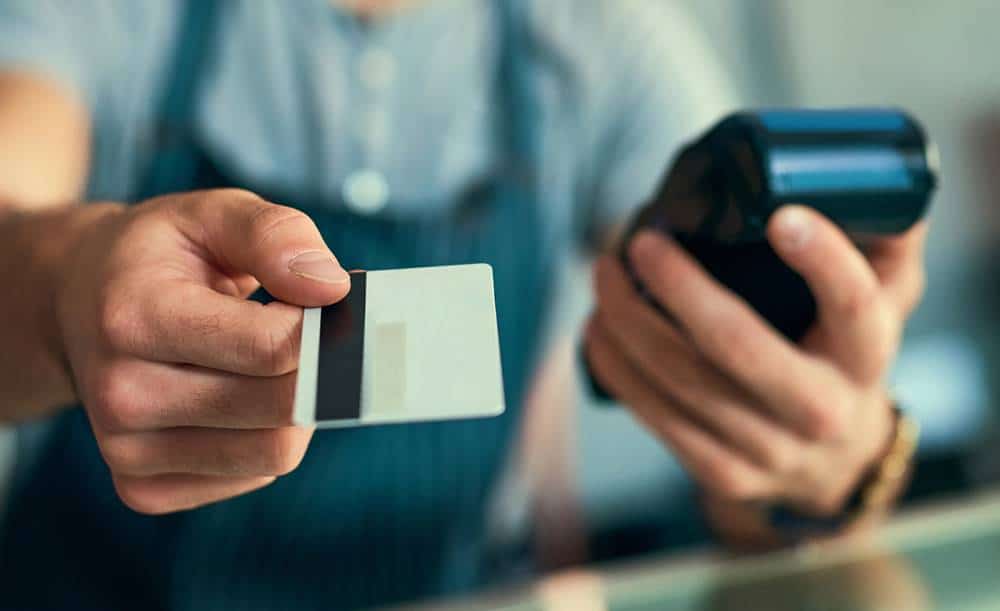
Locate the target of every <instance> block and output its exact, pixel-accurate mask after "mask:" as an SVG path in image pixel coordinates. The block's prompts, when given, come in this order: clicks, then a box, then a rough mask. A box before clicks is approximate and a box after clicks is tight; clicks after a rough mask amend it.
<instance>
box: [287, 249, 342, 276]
mask: <svg viewBox="0 0 1000 611" xmlns="http://www.w3.org/2000/svg"><path fill="white" fill-rule="evenodd" d="M288 270H289V271H290V272H292V273H293V274H295V275H296V276H301V277H303V278H308V279H310V280H316V281H319V282H326V283H328V284H343V283H345V282H350V280H351V277H350V276H349V275H348V274H347V272H346V271H344V268H343V267H341V266H340V263H338V262H337V260H336V259H335V258H334V257H333V255H332V254H330V253H329V252H327V251H322V250H310V251H307V252H304V253H302V254H300V255H298V256H296V257H295V258H293V259H292V260H291V261H289V262H288Z"/></svg>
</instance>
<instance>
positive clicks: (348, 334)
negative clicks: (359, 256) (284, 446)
mask: <svg viewBox="0 0 1000 611" xmlns="http://www.w3.org/2000/svg"><path fill="white" fill-rule="evenodd" d="M365 284H366V274H365V272H354V273H352V274H351V291H350V292H349V293H348V294H347V297H345V298H344V299H342V300H341V301H338V302H337V303H335V304H333V305H331V306H327V307H325V308H323V312H322V315H321V316H320V335H319V364H318V366H317V369H318V371H317V374H318V378H317V380H316V420H317V422H320V421H323V420H357V419H358V418H360V417H361V375H362V373H361V364H362V362H364V352H365Z"/></svg>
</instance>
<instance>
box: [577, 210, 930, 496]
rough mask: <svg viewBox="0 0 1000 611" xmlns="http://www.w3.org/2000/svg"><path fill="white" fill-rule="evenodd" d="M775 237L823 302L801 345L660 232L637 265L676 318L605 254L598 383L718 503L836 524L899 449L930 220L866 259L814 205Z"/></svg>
mask: <svg viewBox="0 0 1000 611" xmlns="http://www.w3.org/2000/svg"><path fill="white" fill-rule="evenodd" d="M767 231H768V240H769V241H770V243H771V245H772V246H773V247H774V249H775V251H776V252H777V253H778V255H779V256H780V257H781V258H782V259H783V260H784V261H785V262H786V263H787V264H788V265H789V266H790V267H791V268H792V269H794V270H795V271H796V272H798V273H799V274H801V275H802V277H803V278H804V279H805V280H806V282H807V283H808V285H809V287H810V290H811V291H812V293H813V295H814V296H815V298H816V302H817V306H818V317H817V321H816V323H815V324H814V326H813V327H812V328H811V329H810V330H809V332H808V333H807V335H806V336H805V338H804V339H803V340H802V341H801V342H800V343H799V344H793V343H792V342H790V341H788V340H787V339H786V338H784V337H783V336H781V335H779V334H778V333H777V332H776V331H775V330H774V329H773V328H772V327H771V326H770V325H769V324H768V323H767V321H765V320H764V319H763V318H762V317H761V316H760V315H759V314H757V313H756V312H755V311H754V310H753V309H752V308H751V307H750V306H749V305H748V304H747V303H746V302H745V301H743V300H742V299H741V298H740V297H738V296H736V295H735V294H733V293H732V292H731V291H729V290H728V289H726V288H725V287H723V286H722V285H720V284H719V283H718V282H716V281H715V280H714V279H713V278H712V277H711V276H709V275H708V274H707V273H706V272H705V271H704V270H703V269H702V268H701V267H700V266H699V265H698V263H697V262H696V261H695V260H694V259H692V258H691V256H690V255H689V254H688V253H687V252H686V251H684V249H683V248H681V247H680V246H678V245H677V244H676V243H674V242H672V241H670V240H669V239H668V238H665V237H663V236H662V235H661V234H659V233H655V232H651V231H646V232H643V233H640V234H638V235H637V236H636V238H635V239H634V240H633V241H632V243H631V244H630V246H629V251H628V255H629V258H630V261H631V263H632V265H633V268H634V270H635V272H636V274H637V275H638V277H639V279H640V281H641V282H642V283H643V285H644V286H645V287H646V289H647V290H648V292H649V293H650V294H651V295H652V296H653V297H654V298H655V299H656V300H657V301H658V302H659V304H660V305H661V306H662V307H663V309H665V310H666V311H667V312H668V313H669V314H670V317H671V318H672V320H667V319H666V318H665V317H663V316H662V315H661V314H659V313H658V312H657V311H656V310H655V309H654V308H653V307H652V306H651V305H650V304H649V303H647V302H646V301H645V300H644V299H643V298H642V297H641V296H640V295H639V294H638V293H637V292H636V290H635V288H634V287H633V284H632V282H631V280H630V278H629V277H628V275H627V274H626V273H625V271H624V270H623V268H622V267H621V265H620V264H619V263H618V262H617V261H616V260H615V259H614V258H612V257H610V256H604V257H602V258H601V259H600V260H599V261H598V262H597V264H596V267H595V285H596V294H597V302H598V305H597V309H596V310H595V313H594V314H593V316H592V317H591V320H590V322H589V324H588V327H587V332H586V351H587V357H588V360H589V362H590V364H591V367H592V369H593V372H594V375H595V376H596V378H597V379H598V381H599V382H600V383H601V384H602V385H604V386H605V387H606V388H608V389H609V390H610V391H611V392H612V394H614V396H616V397H617V398H618V399H620V400H621V401H622V402H623V403H625V404H626V405H628V406H629V408H630V409H631V410H632V411H633V413H634V414H635V416H636V417H637V418H638V419H639V420H640V421H641V422H642V423H643V424H644V425H645V426H646V427H647V428H648V429H649V430H650V431H651V432H653V433H654V434H655V435H656V436H658V437H659V438H660V439H661V440H662V441H663V442H665V443H666V444H667V445H668V446H669V447H670V448H671V449H672V450H673V452H674V453H675V454H676V456H677V458H678V459H679V460H680V462H681V463H682V464H683V465H684V466H685V467H686V468H687V470H688V471H689V473H690V474H691V475H692V476H693V477H694V479H696V480H697V481H698V482H699V484H700V485H701V486H702V488H703V489H704V490H705V491H706V492H707V495H708V497H709V498H710V499H712V498H714V499H718V500H719V501H722V502H728V501H762V502H781V503H784V504H787V505H789V506H791V507H794V508H797V509H799V510H801V511H803V512H806V513H810V514H814V515H831V514H834V513H836V512H838V511H839V510H840V509H841V508H842V506H843V504H844V502H845V501H846V499H847V498H848V497H849V496H850V494H851V493H852V491H853V490H854V488H855V487H856V485H857V484H858V482H859V480H860V479H861V477H862V476H863V475H864V474H865V473H866V472H867V470H868V469H869V468H870V467H871V466H872V465H873V464H874V462H875V461H876V460H878V458H879V455H880V453H881V452H882V451H883V449H884V448H885V447H886V446H887V444H888V442H889V437H890V435H891V431H892V409H891V401H890V399H889V398H888V395H887V392H886V390H885V387H884V378H885V375H886V373H887V370H888V368H889V366H890V364H891V362H892V360H893V358H894V356H895V353H896V351H897V349H898V346H899V342H900V336H901V332H902V329H903V325H904V321H905V319H906V317H907V316H908V315H909V313H910V312H911V311H912V309H913V308H914V307H915V305H916V304H917V303H918V301H919V299H920V296H921V294H922V292H923V285H924V269H923V263H922V253H923V245H924V241H925V236H926V226H925V225H924V224H923V223H921V224H919V225H917V226H915V227H914V228H913V229H911V230H910V231H908V232H907V233H905V234H902V235H900V236H895V237H890V238H884V239H880V240H878V241H876V242H873V243H872V244H871V246H870V248H866V255H867V256H866V255H865V254H862V253H861V252H860V251H859V250H858V248H857V247H856V246H855V245H854V244H853V243H852V242H851V241H850V240H849V239H848V237H847V236H846V235H845V234H844V233H843V232H842V231H841V230H840V229H839V228H837V227H836V226H835V225H834V224H833V223H831V222H830V221H829V220H827V219H826V218H824V217H823V216H821V215H820V214H818V213H816V212H815V211H813V210H811V209H808V208H805V207H802V206H786V207H785V208H783V209H782V210H780V211H779V212H778V213H776V214H775V215H774V216H773V217H772V219H771V222H770V223H769V225H768V230H767Z"/></svg>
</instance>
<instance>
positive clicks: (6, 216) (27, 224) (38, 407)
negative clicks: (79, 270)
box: [0, 204, 116, 422]
mask: <svg viewBox="0 0 1000 611" xmlns="http://www.w3.org/2000/svg"><path fill="white" fill-rule="evenodd" d="M114 208H116V206H114V205H104V204H102V205H93V206H73V207H69V206H64V207H60V208H55V209H51V210H44V211H31V210H19V209H17V208H15V207H13V206H6V207H4V206H3V205H2V204H0V277H2V278H3V279H4V284H5V290H4V298H3V299H2V300H0V320H2V321H3V324H2V325H0V344H2V345H3V350H0V421H5V422H16V421H22V420H29V419H33V418H37V417H41V416H44V415H46V414H48V413H51V412H52V411H54V410H56V409H58V408H60V407H63V406H66V405H69V404H72V403H73V402H74V400H75V398H76V393H75V391H74V388H73V382H72V377H71V375H70V372H69V367H68V365H67V364H66V359H65V356H64V351H63V347H62V339H61V333H60V330H59V324H58V322H57V318H56V311H55V303H56V299H55V296H56V293H57V291H58V288H59V286H60V283H61V278H62V269H63V267H64V265H65V262H66V261H68V260H70V258H71V257H72V256H73V252H74V250H75V247H76V244H77V243H78V241H79V239H80V237H81V236H82V235H84V233H85V232H86V231H88V229H89V228H91V227H93V225H94V223H96V222H98V221H99V219H101V218H102V217H104V216H106V215H107V214H108V213H109V212H110V211H111V210H113V209H114Z"/></svg>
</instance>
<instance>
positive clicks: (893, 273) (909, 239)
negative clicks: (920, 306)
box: [865, 222, 928, 315]
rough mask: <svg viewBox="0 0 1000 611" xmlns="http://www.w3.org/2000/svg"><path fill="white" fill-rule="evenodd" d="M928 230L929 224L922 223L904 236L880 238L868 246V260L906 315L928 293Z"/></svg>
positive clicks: (891, 296) (894, 301)
mask: <svg viewBox="0 0 1000 611" xmlns="http://www.w3.org/2000/svg"><path fill="white" fill-rule="evenodd" d="M927 230H928V226H927V223H926V222H920V223H917V224H916V225H914V226H913V227H912V228H910V229H909V230H908V231H907V232H905V233H903V234H901V235H898V236H890V237H886V238H879V239H878V240H875V241H873V242H871V243H870V244H868V245H866V249H865V250H866V253H867V255H868V260H869V261H870V263H871V266H872V268H873V269H874V270H875V274H876V275H877V276H878V278H879V282H880V283H881V284H882V286H883V288H884V290H885V291H886V292H887V293H888V295H889V298H890V300H891V301H892V302H893V303H895V304H896V306H897V308H898V309H899V311H900V312H902V313H903V314H904V315H909V313H910V312H911V311H912V310H913V309H914V308H915V307H916V305H917V303H919V301H920V298H921V296H922V295H923V292H924V286H925V284H926V277H925V271H924V261H923V258H924V249H925V247H926V244H927Z"/></svg>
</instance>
